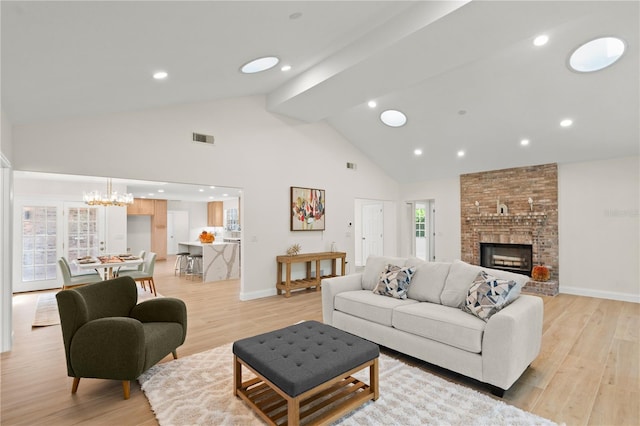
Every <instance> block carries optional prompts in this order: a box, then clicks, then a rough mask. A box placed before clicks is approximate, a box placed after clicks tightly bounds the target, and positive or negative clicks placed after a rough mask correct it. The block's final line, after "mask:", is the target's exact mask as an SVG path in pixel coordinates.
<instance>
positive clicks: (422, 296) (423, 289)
mask: <svg viewBox="0 0 640 426" xmlns="http://www.w3.org/2000/svg"><path fill="white" fill-rule="evenodd" d="M406 265H407V266H415V268H416V272H415V273H414V274H413V277H412V278H411V286H409V291H408V292H407V297H408V298H409V299H414V300H418V301H420V302H432V303H438V304H440V293H442V289H443V287H444V282H445V280H446V279H447V275H448V274H449V267H450V265H451V264H450V263H444V262H425V261H424V260H422V259H418V258H417V257H412V258H410V259H408V260H407V263H406Z"/></svg>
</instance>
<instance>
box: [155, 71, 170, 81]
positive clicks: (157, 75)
mask: <svg viewBox="0 0 640 426" xmlns="http://www.w3.org/2000/svg"><path fill="white" fill-rule="evenodd" d="M168 76H169V74H167V72H166V71H158V72H157V73H155V74H153V78H155V79H156V80H164V79H165V78H167V77H168Z"/></svg>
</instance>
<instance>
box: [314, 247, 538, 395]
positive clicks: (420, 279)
mask: <svg viewBox="0 0 640 426" xmlns="http://www.w3.org/2000/svg"><path fill="white" fill-rule="evenodd" d="M387 264H392V265H397V266H415V267H416V270H415V273H414V275H413V277H412V279H411V284H410V285H409V290H408V293H407V296H408V297H407V298H406V299H397V298H394V297H388V296H383V295H378V294H374V293H373V291H372V290H373V288H374V287H375V285H376V284H377V282H378V280H379V278H378V277H379V274H380V272H381V271H383V269H384V267H385V266H386V265H387ZM482 270H484V271H486V272H487V273H489V274H491V275H493V276H495V277H496V278H499V279H507V280H514V281H516V282H517V283H518V286H519V288H522V287H524V285H525V284H526V282H527V281H528V280H529V277H527V276H524V275H520V274H514V273H510V272H505V271H499V270H494V269H489V268H482V267H479V266H475V265H470V264H468V263H465V262H462V261H459V260H456V261H454V262H452V263H444V262H423V261H421V260H419V259H416V258H410V259H407V258H392V257H370V258H369V259H368V260H367V264H366V266H365V269H364V271H363V272H361V273H356V274H351V275H344V276H339V277H334V278H326V279H323V280H322V286H321V287H322V314H323V320H324V322H325V323H326V324H329V325H332V326H334V327H336V328H339V329H341V330H344V331H347V332H349V333H352V334H355V335H357V336H360V337H363V338H365V339H367V340H370V341H372V342H375V343H377V344H379V345H382V346H386V347H388V348H391V349H394V350H397V351H400V352H402V353H405V354H408V355H411V356H413V357H415V358H419V359H421V360H424V361H427V362H429V363H431V364H435V365H438V366H440V367H444V368H446V369H448V370H451V371H455V372H457V373H460V374H463V375H465V376H468V377H471V378H473V379H475V380H479V381H481V382H484V383H487V384H489V385H490V388H491V390H492V392H493V393H494V394H496V395H499V396H502V394H503V393H504V390H506V389H509V388H510V387H511V385H513V383H514V382H515V381H516V380H517V379H518V378H519V377H520V376H521V375H522V373H523V372H524V371H525V369H526V368H527V367H528V366H529V364H531V362H532V361H533V360H534V359H535V358H536V357H537V356H538V353H539V352H540V345H541V341H542V317H543V303H542V299H541V298H539V297H537V296H529V295H519V297H517V298H516V299H515V300H514V301H513V302H512V303H510V304H508V305H507V306H506V307H504V308H503V309H502V310H500V311H498V312H497V313H495V314H494V315H493V316H491V317H490V318H489V320H488V321H486V322H485V321H484V320H482V319H480V318H478V317H477V316H475V315H473V314H471V313H468V312H465V311H463V310H462V309H461V308H462V307H463V306H464V304H465V300H466V297H467V292H468V289H469V287H470V286H471V284H472V282H473V280H474V279H475V278H476V276H477V275H478V273H479V272H480V271H482Z"/></svg>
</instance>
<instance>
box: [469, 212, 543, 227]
mask: <svg viewBox="0 0 640 426" xmlns="http://www.w3.org/2000/svg"><path fill="white" fill-rule="evenodd" d="M546 221H547V214H546V213H544V212H540V213H539V212H535V213H533V212H532V213H515V214H510V213H493V214H492V213H489V214H486V213H480V214H478V215H473V216H467V217H466V222H467V224H469V225H472V226H473V225H475V226H478V225H487V224H488V225H492V226H493V225H509V224H512V223H516V224H519V225H528V224H531V225H534V224H535V225H544V224H545V223H546Z"/></svg>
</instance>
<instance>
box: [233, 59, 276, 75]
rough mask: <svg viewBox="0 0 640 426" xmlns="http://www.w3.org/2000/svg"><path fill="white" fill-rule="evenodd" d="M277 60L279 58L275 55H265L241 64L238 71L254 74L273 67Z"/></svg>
mask: <svg viewBox="0 0 640 426" xmlns="http://www.w3.org/2000/svg"><path fill="white" fill-rule="evenodd" d="M278 62H280V59H278V58H276V57H275V56H265V57H264V58H258V59H254V60H253V61H251V62H247V63H246V64H244V65H243V66H242V68H240V71H242V72H243V73H245V74H254V73H257V72H261V71H266V70H268V69H270V68H273V67H275V66H276V65H277V64H278Z"/></svg>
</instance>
